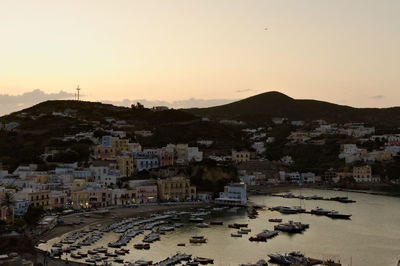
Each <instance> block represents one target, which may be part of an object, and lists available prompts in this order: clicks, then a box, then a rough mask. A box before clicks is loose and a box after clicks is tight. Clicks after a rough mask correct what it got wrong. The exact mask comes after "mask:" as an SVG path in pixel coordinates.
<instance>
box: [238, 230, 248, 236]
mask: <svg viewBox="0 0 400 266" xmlns="http://www.w3.org/2000/svg"><path fill="white" fill-rule="evenodd" d="M237 233H238V234H241V235H247V234H248V233H249V232H248V231H243V230H239V231H237Z"/></svg>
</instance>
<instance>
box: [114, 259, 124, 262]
mask: <svg viewBox="0 0 400 266" xmlns="http://www.w3.org/2000/svg"><path fill="white" fill-rule="evenodd" d="M114 262H117V263H124V259H121V258H115V259H114Z"/></svg>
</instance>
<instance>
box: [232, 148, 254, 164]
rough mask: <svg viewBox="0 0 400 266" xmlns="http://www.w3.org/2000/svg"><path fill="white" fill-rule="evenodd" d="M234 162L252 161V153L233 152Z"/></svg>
mask: <svg viewBox="0 0 400 266" xmlns="http://www.w3.org/2000/svg"><path fill="white" fill-rule="evenodd" d="M232 161H234V162H235V163H242V162H247V161H250V152H248V151H235V150H232Z"/></svg>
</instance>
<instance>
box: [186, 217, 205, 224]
mask: <svg viewBox="0 0 400 266" xmlns="http://www.w3.org/2000/svg"><path fill="white" fill-rule="evenodd" d="M203 221H204V219H203V218H200V217H190V219H189V222H191V223H202V222H203Z"/></svg>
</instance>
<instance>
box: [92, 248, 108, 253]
mask: <svg viewBox="0 0 400 266" xmlns="http://www.w3.org/2000/svg"><path fill="white" fill-rule="evenodd" d="M94 250H96V251H97V252H99V253H107V248H103V247H100V248H95V249H94Z"/></svg>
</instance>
